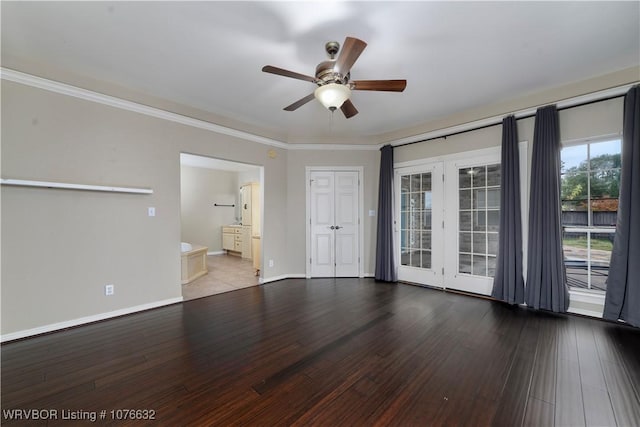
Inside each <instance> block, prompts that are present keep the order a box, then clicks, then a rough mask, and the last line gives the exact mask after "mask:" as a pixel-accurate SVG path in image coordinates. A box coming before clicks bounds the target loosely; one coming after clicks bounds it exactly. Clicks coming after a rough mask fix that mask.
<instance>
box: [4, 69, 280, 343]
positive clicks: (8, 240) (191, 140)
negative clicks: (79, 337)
mask: <svg viewBox="0 0 640 427" xmlns="http://www.w3.org/2000/svg"><path fill="white" fill-rule="evenodd" d="M269 149H274V150H275V151H276V154H277V155H276V157H275V158H274V159H272V158H269V157H268V156H267V151H268V150H269ZM180 152H187V153H192V154H201V155H204V156H209V157H216V158H221V159H226V160H232V161H239V162H244V163H250V164H255V165H264V192H265V215H264V221H265V226H264V229H263V252H264V254H265V257H268V258H270V259H274V260H275V264H274V267H273V268H269V267H268V266H267V267H265V269H264V270H263V272H262V274H263V276H264V277H265V278H266V279H268V278H269V277H277V276H281V275H283V274H285V273H287V270H286V268H287V266H286V259H287V256H288V252H289V251H288V246H287V244H286V242H285V241H284V240H283V239H282V238H280V236H284V235H285V234H286V224H285V223H284V221H283V220H282V219H283V218H285V217H286V216H287V212H286V205H287V202H286V199H287V195H286V188H287V152H286V151H285V150H280V149H277V148H273V147H267V146H265V145H262V144H256V143H252V142H248V141H245V140H241V139H238V138H233V137H229V136H225V135H219V134H216V133H213V132H210V131H206V130H201V129H196V128H192V127H188V126H185V125H181V124H177V123H173V122H169V121H165V120H160V119H156V118H152V117H148V116H145V115H141V114H137V113H132V112H129V111H124V110H120V109H116V108H111V107H107V106H104V105H101V104H97V103H93V102H88V101H84V100H80V99H77V98H73V97H69V96H65V95H60V94H56V93H52V92H48V91H44V90H40V89H36V88H32V87H28V86H24V85H20V84H16V83H12V82H8V81H5V80H3V81H2V177H3V178H15V179H29V180H44V181H60V182H70V183H80V184H96V185H117V186H131V187H149V188H152V189H153V191H154V193H153V194H152V195H133V194H117V193H94V192H85V191H82V192H81V191H68V190H50V189H32V188H20V187H7V186H2V190H1V191H2V329H1V332H2V334H8V333H13V332H17V331H23V330H28V329H32V328H36V327H41V326H46V325H50V324H54V323H58V322H64V321H70V320H73V319H78V318H81V317H85V316H93V315H98V314H100V313H107V312H111V311H115V310H121V309H127V308H129V307H135V306H138V305H143V304H149V303H154V302H159V301H164V300H168V299H173V298H179V297H180V296H181V289H180V258H179V254H180V246H179V243H180V240H181V238H180V237H181V236H180ZM149 206H154V207H155V208H156V212H157V213H156V215H157V216H156V217H153V218H150V217H148V216H147V207H149ZM108 283H112V284H114V285H115V295H114V296H111V297H105V296H104V285H105V284H108Z"/></svg>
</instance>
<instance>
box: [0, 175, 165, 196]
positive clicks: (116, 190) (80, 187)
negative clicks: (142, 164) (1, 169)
mask: <svg viewBox="0 0 640 427" xmlns="http://www.w3.org/2000/svg"><path fill="white" fill-rule="evenodd" d="M0 184H2V185H13V186H19V187H40V188H59V189H63V190H84V191H104V192H110V193H132V194H153V190H152V189H151V188H134V187H111V186H106V185H86V184H69V183H66V182H49V181H29V180H24V179H4V178H3V179H0Z"/></svg>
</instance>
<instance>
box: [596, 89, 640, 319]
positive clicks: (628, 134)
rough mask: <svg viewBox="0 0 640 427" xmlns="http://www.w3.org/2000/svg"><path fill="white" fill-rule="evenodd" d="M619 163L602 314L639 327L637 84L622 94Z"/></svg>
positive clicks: (639, 115) (639, 100)
mask: <svg viewBox="0 0 640 427" xmlns="http://www.w3.org/2000/svg"><path fill="white" fill-rule="evenodd" d="M622 132H623V133H622V167H621V171H620V172H621V176H620V196H619V204H618V220H617V224H616V236H615V239H614V241H613V252H612V253H611V264H610V266H609V278H608V279H607V294H606V298H605V302H604V318H605V319H609V320H619V319H621V320H624V321H626V322H627V323H629V324H631V325H633V326H637V327H640V85H637V86H634V87H632V88H631V89H630V90H629V92H627V94H626V95H625V98H624V121H623V130H622Z"/></svg>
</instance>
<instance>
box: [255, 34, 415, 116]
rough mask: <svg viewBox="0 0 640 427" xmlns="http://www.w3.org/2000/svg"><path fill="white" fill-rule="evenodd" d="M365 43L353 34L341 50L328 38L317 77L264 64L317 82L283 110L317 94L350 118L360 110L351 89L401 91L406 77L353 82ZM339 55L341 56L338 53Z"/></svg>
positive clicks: (269, 69)
mask: <svg viewBox="0 0 640 427" xmlns="http://www.w3.org/2000/svg"><path fill="white" fill-rule="evenodd" d="M366 46H367V44H366V43H365V42H363V41H362V40H359V39H356V38H354V37H347V38H346V39H345V40H344V44H343V47H342V50H340V43H338V42H337V41H330V42H327V43H326V44H325V50H326V52H327V55H328V56H329V59H328V60H326V61H323V62H321V63H319V64H318V66H317V67H316V73H315V77H311V76H308V75H305V74H300V73H296V72H293V71H289V70H285V69H282V68H278V67H274V66H272V65H266V66H264V67H263V68H262V71H264V72H265V73H271V74H277V75H280V76H285V77H291V78H294V79H299V80H305V81H308V82H311V83H315V84H316V85H317V86H318V88H316V90H315V91H314V92H313V93H311V94H309V95H307V96H305V97H304V98H302V99H299V100H298V101H296V102H294V103H293V104H291V105H289V106H287V107H285V108H284V110H286V111H294V110H297V109H298V108H299V107H301V106H303V105H304V104H306V103H307V102H309V101H311V100H312V99H314V98H317V99H318V101H320V102H321V103H322V105H324V106H325V107H326V108H328V109H329V110H331V111H334V110H336V109H337V108H340V109H341V110H342V112H343V114H344V115H345V117H346V118H347V119H348V118H351V117H353V116H355V115H356V114H358V110H357V109H356V107H355V106H354V105H353V103H352V102H351V100H350V96H351V91H352V90H373V91H388V92H402V91H404V88H405V87H406V86H407V81H406V80H355V81H352V82H350V79H351V67H352V66H353V64H354V63H355V62H356V60H357V59H358V57H359V56H360V54H361V53H362V51H363V50H364V48H365V47H366ZM338 53H339V54H338ZM336 55H338V56H337V57H336Z"/></svg>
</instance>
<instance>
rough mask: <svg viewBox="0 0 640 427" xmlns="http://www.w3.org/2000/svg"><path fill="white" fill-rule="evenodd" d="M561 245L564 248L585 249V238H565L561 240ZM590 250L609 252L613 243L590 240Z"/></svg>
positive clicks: (602, 240)
mask: <svg viewBox="0 0 640 427" xmlns="http://www.w3.org/2000/svg"><path fill="white" fill-rule="evenodd" d="M562 243H563V245H564V246H572V247H574V248H583V249H586V248H587V238H586V237H565V238H564V239H562ZM591 249H598V250H602V251H609V252H611V250H612V249H613V243H611V242H610V241H609V240H608V239H594V238H593V237H592V238H591Z"/></svg>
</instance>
